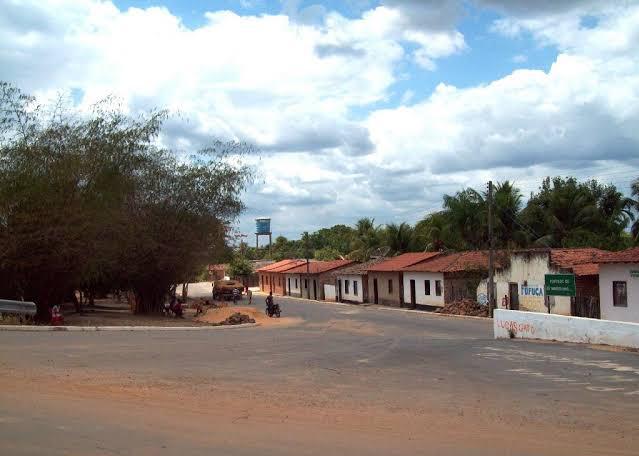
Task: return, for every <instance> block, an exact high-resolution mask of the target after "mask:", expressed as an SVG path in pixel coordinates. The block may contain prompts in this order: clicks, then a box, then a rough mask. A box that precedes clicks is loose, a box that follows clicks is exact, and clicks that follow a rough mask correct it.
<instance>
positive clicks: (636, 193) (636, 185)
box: [630, 178, 639, 244]
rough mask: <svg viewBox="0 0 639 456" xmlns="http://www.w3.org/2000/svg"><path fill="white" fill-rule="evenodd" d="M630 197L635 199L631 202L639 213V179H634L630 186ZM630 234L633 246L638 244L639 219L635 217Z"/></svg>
mask: <svg viewBox="0 0 639 456" xmlns="http://www.w3.org/2000/svg"><path fill="white" fill-rule="evenodd" d="M630 189H631V192H632V197H633V198H635V199H634V200H633V202H632V205H633V206H634V210H635V212H639V178H637V179H635V181H634V182H633V183H632V185H631V186H630ZM630 232H631V233H632V238H633V240H634V242H635V244H637V243H639V217H635V221H634V223H633V224H632V228H631V229H630Z"/></svg>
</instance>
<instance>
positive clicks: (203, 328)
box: [0, 323, 260, 332]
mask: <svg viewBox="0 0 639 456" xmlns="http://www.w3.org/2000/svg"><path fill="white" fill-rule="evenodd" d="M254 326H260V323H246V324H243V325H223V326H30V325H0V331H24V332H47V331H59V332H95V331H211V330H217V329H240V328H251V327H254Z"/></svg>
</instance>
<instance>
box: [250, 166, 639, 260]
mask: <svg viewBox="0 0 639 456" xmlns="http://www.w3.org/2000/svg"><path fill="white" fill-rule="evenodd" d="M631 189H632V194H631V195H630V196H625V195H623V194H622V193H621V192H619V191H618V190H617V188H616V187H615V186H614V185H605V184H601V183H599V182H597V181H595V180H591V181H586V182H579V181H578V180H577V179H575V178H572V177H554V178H550V177H548V178H546V179H544V180H543V182H542V183H541V185H540V187H539V190H538V191H537V192H534V193H532V194H531V195H530V197H529V199H528V200H527V201H526V203H525V204H524V198H523V195H522V193H521V191H520V190H519V189H518V188H517V187H516V185H515V184H514V183H512V182H509V181H504V182H501V183H498V184H497V185H496V186H495V194H494V201H495V205H494V207H495V216H494V217H495V218H494V220H495V228H494V233H495V247H496V248H502V249H503V248H506V249H509V248H527V247H567V248H569V247H597V248H602V249H607V250H621V249H624V248H628V247H631V246H632V245H636V244H638V243H639V217H638V215H639V178H637V180H635V181H634V183H633V184H632V187H631ZM487 227H488V205H487V195H486V194H485V193H483V192H480V191H477V190H475V189H472V188H467V189H464V190H461V191H459V192H457V193H456V194H454V195H444V197H443V201H442V210H441V211H439V212H435V213H432V214H429V215H427V216H426V217H424V218H423V219H422V220H420V221H419V222H418V223H416V224H415V225H411V224H409V223H400V224H389V225H380V224H377V223H376V222H375V219H373V218H362V219H360V220H358V221H357V223H356V224H355V225H354V226H346V225H335V226H332V227H330V228H322V229H320V230H318V231H316V232H314V233H310V234H309V233H304V235H303V237H302V239H301V240H289V239H287V238H285V237H283V236H279V237H277V238H276V239H275V242H274V243H273V248H272V257H273V259H275V260H280V259H283V258H296V257H297V258H304V257H305V255H307V253H306V252H307V251H308V245H309V244H310V248H311V254H310V257H311V258H315V259H318V260H331V259H337V258H341V257H348V258H351V259H355V260H364V259H367V258H369V257H370V256H371V255H372V254H375V253H378V254H379V253H387V254H398V253H404V252H411V251H424V250H432V251H440V250H450V251H461V250H476V249H486V248H488V228H487ZM304 239H306V241H304ZM241 250H242V251H243V252H244V254H245V256H246V257H247V258H251V259H258V258H265V257H268V249H267V248H260V249H258V250H256V249H254V248H250V247H248V246H247V245H244V246H242V249H241Z"/></svg>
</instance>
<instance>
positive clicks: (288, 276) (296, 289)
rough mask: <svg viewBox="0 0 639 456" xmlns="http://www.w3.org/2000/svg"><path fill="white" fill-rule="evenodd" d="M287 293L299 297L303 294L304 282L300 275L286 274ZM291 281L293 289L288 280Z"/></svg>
mask: <svg viewBox="0 0 639 456" xmlns="http://www.w3.org/2000/svg"><path fill="white" fill-rule="evenodd" d="M284 277H285V278H286V291H287V292H288V293H291V294H297V295H299V294H300V293H301V292H302V281H301V280H300V275H299V274H286V275H285V276H284ZM289 279H291V287H290V289H289V287H288V280H289ZM295 280H297V287H296V286H295Z"/></svg>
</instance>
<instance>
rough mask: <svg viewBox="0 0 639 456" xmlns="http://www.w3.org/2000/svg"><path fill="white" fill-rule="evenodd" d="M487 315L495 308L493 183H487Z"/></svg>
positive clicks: (490, 314)
mask: <svg viewBox="0 0 639 456" xmlns="http://www.w3.org/2000/svg"><path fill="white" fill-rule="evenodd" d="M488 246H489V250H488V286H487V288H488V293H487V294H488V315H489V316H490V317H491V318H492V316H493V309H494V308H495V296H494V295H495V289H494V274H495V271H494V268H495V263H494V244H493V181H488Z"/></svg>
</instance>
